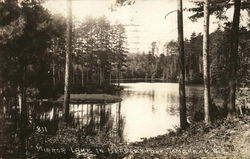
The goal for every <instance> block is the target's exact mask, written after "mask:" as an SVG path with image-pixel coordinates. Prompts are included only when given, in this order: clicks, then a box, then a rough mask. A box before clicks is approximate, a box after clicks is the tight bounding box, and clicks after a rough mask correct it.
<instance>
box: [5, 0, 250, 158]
mask: <svg viewBox="0 0 250 159" xmlns="http://www.w3.org/2000/svg"><path fill="white" fill-rule="evenodd" d="M45 1H46V0H45ZM45 1H43V0H10V1H9V0H0V109H1V111H0V123H1V132H0V142H2V144H0V147H3V150H6V152H4V151H2V150H1V149H0V158H18V156H20V155H21V156H22V157H21V158H32V157H33V158H58V157H59V158H107V159H108V158H121V159H128V158H180V157H183V158H202V157H206V158H210V157H212V156H213V157H214V156H215V157H231V156H232V155H234V157H235V156H237V155H240V157H241V158H248V157H250V154H249V152H248V153H247V150H249V146H250V143H249V141H250V134H249V133H247V131H248V128H250V125H249V121H250V118H249V113H250V54H249V52H250V47H249V46H250V36H249V35H250V17H249V15H250V1H249V0H233V1H230V0H204V1H203V0H200V1H192V2H190V3H192V7H190V8H183V2H182V0H176V1H177V10H176V11H174V12H176V13H172V12H170V14H177V28H176V29H177V30H178V38H177V40H171V41H165V43H164V45H163V49H162V51H159V47H160V46H158V44H157V42H156V39H152V42H151V45H150V46H148V47H149V48H150V49H149V50H148V51H138V52H134V53H132V52H130V51H129V45H128V43H127V40H128V36H127V31H126V27H125V25H124V24H122V23H119V22H116V23H115V24H114V23H112V22H111V21H110V20H109V19H108V18H107V17H105V16H99V17H92V16H88V17H86V18H84V19H83V20H78V19H76V18H74V16H73V15H72V11H73V9H72V1H73V0H67V11H65V12H66V15H67V16H63V15H61V14H53V13H51V12H50V11H49V10H48V9H47V8H45V7H44V3H45ZM136 3H137V0H115V1H114V3H113V4H112V7H111V11H112V12H116V11H117V10H119V9H121V8H124V7H126V6H133V5H135V4H136ZM228 10H230V11H232V14H231V16H232V17H228V15H227V14H226V12H227V11H228ZM183 11H187V12H190V13H192V16H190V17H189V20H190V23H191V22H195V21H197V20H200V19H202V20H203V24H202V25H203V32H200V33H196V32H193V33H192V34H191V36H189V37H184V33H183V32H185V26H183ZM243 15H244V16H243ZM166 16H168V15H166ZM212 16H214V17H215V18H216V19H217V20H221V21H224V23H223V24H222V25H221V24H220V25H219V24H218V26H217V29H216V30H214V31H210V30H209V25H210V24H211V22H210V19H211V17H212ZM246 17H247V18H246ZM242 21H244V23H246V24H244V25H243V23H242ZM197 25H201V24H197ZM134 83H135V85H133V84H134ZM129 84H130V85H129ZM140 84H147V85H145V86H144V85H143V86H144V87H145V89H146V87H147V86H148V85H150V86H151V87H153V88H154V89H156V88H155V87H157V89H159V88H158V87H161V86H159V85H157V84H160V85H162V87H164V86H165V85H164V84H170V85H167V86H168V87H169V88H167V87H166V88H164V89H169V90H171V89H172V88H175V87H173V86H172V85H171V84H176V86H178V87H176V88H175V89H176V91H177V93H176V92H174V93H175V94H170V95H169V94H167V95H166V96H167V97H166V99H165V98H164V99H163V100H161V101H159V102H158V103H157V102H155V101H157V100H158V99H157V97H158V98H162V96H164V97H165V94H164V93H168V90H167V91H166V92H164V91H162V92H161V91H159V90H153V91H152V90H151V89H152V88H151V87H150V88H149V87H147V89H148V90H143V89H142V88H141V87H139V88H140V90H139V91H138V90H136V89H132V88H130V87H134V88H137V89H138V86H140ZM143 86H142V87H143ZM198 87H199V89H197V88H198ZM191 88H193V89H191ZM194 88H195V91H197V92H198V93H197V92H192V90H194ZM162 89H163V88H162ZM136 91H137V92H136ZM140 91H144V94H143V93H141V92H140ZM150 91H151V92H150ZM134 92H136V93H137V94H136V93H134ZM152 92H153V93H152ZM159 92H161V93H162V94H160V95H159V94H158V96H157V93H159ZM190 92H191V93H190ZM133 93H134V96H133ZM140 93H141V94H140ZM131 94H132V95H131ZM190 94H191V95H190ZM193 94H195V95H193ZM144 96H148V98H146V97H144ZM173 96H174V97H173ZM133 97H134V98H138V99H140V98H142V97H143V102H144V103H143V102H142V103H143V104H145V105H146V103H147V100H150V101H151V100H152V101H153V102H152V103H153V104H152V111H151V108H150V113H154V111H156V112H157V108H158V107H159V108H158V109H159V110H161V106H162V105H164V104H168V103H171V102H172V104H171V105H170V106H167V108H166V109H165V107H164V109H165V110H164V111H166V110H167V109H170V112H168V113H170V114H171V113H172V114H174V115H177V116H178V126H177V127H169V128H168V127H166V128H165V127H164V128H165V129H175V130H168V131H165V130H164V135H162V132H161V133H158V132H157V133H158V134H157V133H156V134H154V135H152V136H140V139H142V140H139V139H138V140H134V141H135V142H131V143H130V142H128V143H126V142H125V140H126V139H127V138H126V135H124V134H126V131H128V130H127V129H128V127H126V124H127V125H128V124H129V122H128V121H129V120H128V119H129V117H130V116H129V115H127V116H126V113H129V111H127V112H126V111H125V110H127V109H128V110H129V108H130V107H129V106H127V105H126V104H127V103H129V102H128V101H126V100H128V99H127V98H129V99H131V101H130V105H132V106H134V107H136V106H137V104H138V103H139V102H138V101H136V100H135V99H133ZM198 97H199V98H198ZM169 99H170V100H169ZM133 100H134V103H133ZM125 101H126V102H127V103H126V102H125ZM159 103H160V104H159ZM162 103H163V104H162ZM173 103H174V104H173ZM197 103H198V104H197ZM143 104H142V105H143ZM157 104H158V105H157ZM125 105H126V106H127V107H128V108H124V107H125ZM150 106H151V105H150ZM157 106H158V107H157ZM164 106H165V105H164ZM138 107H139V106H138ZM155 107H157V108H155ZM138 109H139V108H138ZM155 109H156V110H155ZM143 110H145V111H146V110H147V109H146V108H143ZM78 112H79V113H78ZM132 112H133V111H132ZM134 112H136V109H135V110H134ZM84 113H86V114H84ZM141 113H142V112H141ZM124 114H125V115H124ZM131 114H133V113H131ZM131 114H130V115H131ZM145 114H146V113H145ZM139 116H140V115H139V114H138V115H137V117H138V118H139ZM170 116H171V115H170ZM149 118H153V117H152V116H149ZM131 120H132V119H131ZM133 120H137V118H133ZM138 120H139V119H138ZM147 121H148V120H147ZM167 122H172V121H166V123H167ZM131 127H132V126H131ZM159 127H162V126H159ZM147 129H151V128H150V127H148V128H147ZM152 129H154V128H152ZM222 129H223V130H222ZM137 131H138V132H139V130H137ZM237 131H238V132H237ZM231 132H234V133H231ZM134 134H136V133H134ZM228 134H229V135H228ZM216 135H217V137H216ZM225 135H226V136H225ZM237 135H238V136H237ZM240 135H242V136H243V138H244V140H246V142H245V141H244V144H243V145H240V146H241V147H242V148H239V145H237V144H235V143H234V141H237V140H238V139H239V138H240ZM127 136H129V135H128V134H127ZM221 136H222V139H220V137H221ZM230 137H231V138H230ZM210 139H211V140H210ZM128 140H132V137H131V138H129V137H128ZM203 140H204V142H203ZM228 140H229V141H228ZM205 141H206V142H207V143H208V144H207V145H206V144H204V143H205ZM220 141H222V142H224V141H225V142H224V145H221V144H220ZM247 141H248V142H247ZM242 142H243V141H242ZM8 143H10V144H8ZM191 143H195V146H190V145H191ZM15 144H16V145H18V146H16V147H15V148H14V147H11V145H15ZM226 144H228V145H226ZM51 145H52V147H50V146H51ZM232 145H233V146H235V147H234V148H231V147H232ZM189 146H190V147H191V149H192V150H191V149H188V147H189ZM216 146H217V147H216ZM237 146H238V147H237ZM9 147H10V148H9ZM200 147H202V148H204V149H202V150H201V149H200ZM247 147H248V149H247ZM237 148H238V149H239V150H238V149H237ZM215 150H218V152H214V151H215ZM243 150H244V152H243ZM184 151H185V153H184ZM191 151H192V152H191ZM245 151H246V152H245Z"/></svg>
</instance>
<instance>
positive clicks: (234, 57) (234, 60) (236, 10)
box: [227, 0, 241, 116]
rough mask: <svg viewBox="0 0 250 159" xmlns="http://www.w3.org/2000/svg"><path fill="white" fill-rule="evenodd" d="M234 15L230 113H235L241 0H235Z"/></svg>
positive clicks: (229, 97) (229, 99)
mask: <svg viewBox="0 0 250 159" xmlns="http://www.w3.org/2000/svg"><path fill="white" fill-rule="evenodd" d="M234 2H235V4H234V16H233V26H232V32H231V36H232V39H231V51H230V67H229V68H230V78H229V94H228V105H227V111H228V115H229V116H231V115H233V114H235V112H236V108H235V92H236V82H237V61H238V46H239V24H240V8H241V0H235V1H234Z"/></svg>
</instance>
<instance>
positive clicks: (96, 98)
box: [56, 94, 122, 104]
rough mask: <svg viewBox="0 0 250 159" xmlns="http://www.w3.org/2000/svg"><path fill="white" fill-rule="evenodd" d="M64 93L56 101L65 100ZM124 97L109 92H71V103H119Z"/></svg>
mask: <svg viewBox="0 0 250 159" xmlns="http://www.w3.org/2000/svg"><path fill="white" fill-rule="evenodd" d="M63 98H64V96H63V95H62V96H61V97H59V98H58V99H57V100H56V101H57V102H59V103H62V102H63ZM121 101H122V98H120V97H118V96H114V95H108V94H70V104H78V103H79V104H80V103H81V104H94V103H117V102H121Z"/></svg>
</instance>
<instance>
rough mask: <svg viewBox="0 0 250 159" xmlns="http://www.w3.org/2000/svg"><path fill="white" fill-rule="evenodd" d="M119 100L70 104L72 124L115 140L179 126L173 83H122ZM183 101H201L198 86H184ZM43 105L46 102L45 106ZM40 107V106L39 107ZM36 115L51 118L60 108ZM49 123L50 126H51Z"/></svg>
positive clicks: (137, 138)
mask: <svg viewBox="0 0 250 159" xmlns="http://www.w3.org/2000/svg"><path fill="white" fill-rule="evenodd" d="M121 86H123V87H124V90H123V91H122V92H121V94H120V96H121V98H122V101H121V102H119V103H113V104H70V113H71V115H72V118H73V119H72V120H73V125H74V126H75V127H77V128H78V129H86V132H87V135H93V134H96V135H99V136H103V133H104V134H105V137H106V138H109V139H110V140H113V141H116V142H128V143H130V142H136V141H140V140H142V138H149V137H154V136H157V135H162V134H165V133H167V132H168V131H169V130H170V129H172V130H173V129H175V128H177V127H178V126H179V93H178V84H177V83H122V84H121ZM187 97H188V98H187V105H191V104H192V105H194V104H196V105H198V104H199V103H201V102H202V87H200V86H188V87H187ZM45 107H46V106H45ZM39 109H40V110H39ZM39 109H38V110H37V111H36V112H37V114H36V118H37V119H40V120H46V121H50V120H51V121H52V120H53V119H54V118H58V117H59V118H60V117H61V116H62V108H61V107H57V106H52V105H51V106H47V108H42V109H41V108H39ZM51 127H52V126H51Z"/></svg>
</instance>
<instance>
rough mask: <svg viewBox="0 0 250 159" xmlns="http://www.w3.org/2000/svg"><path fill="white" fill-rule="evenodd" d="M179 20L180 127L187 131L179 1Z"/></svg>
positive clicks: (180, 3) (178, 1)
mask: <svg viewBox="0 0 250 159" xmlns="http://www.w3.org/2000/svg"><path fill="white" fill-rule="evenodd" d="M177 10H178V13H177V20H178V49H179V102H180V127H181V129H185V128H186V127H187V126H188V123H187V114H186V97H185V94H186V93H185V59H184V58H185V54H184V40H183V11H182V0H177Z"/></svg>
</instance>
